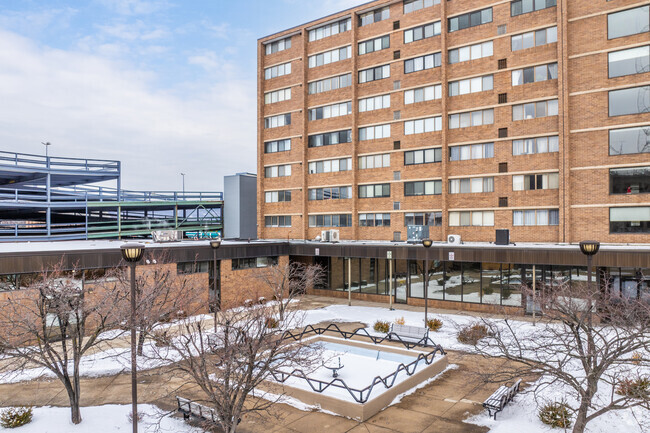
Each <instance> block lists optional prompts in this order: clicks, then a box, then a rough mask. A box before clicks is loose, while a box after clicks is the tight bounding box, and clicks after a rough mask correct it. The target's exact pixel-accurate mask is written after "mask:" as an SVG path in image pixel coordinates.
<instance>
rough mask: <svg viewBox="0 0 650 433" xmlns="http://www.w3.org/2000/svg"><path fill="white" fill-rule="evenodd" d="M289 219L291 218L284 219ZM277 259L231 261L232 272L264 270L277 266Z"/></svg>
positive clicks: (259, 258) (257, 258) (252, 258)
mask: <svg viewBox="0 0 650 433" xmlns="http://www.w3.org/2000/svg"><path fill="white" fill-rule="evenodd" d="M285 218H291V217H285ZM277 265H278V257H277V256H275V257H251V258H248V259H232V270H233V271H236V270H239V269H253V268H266V267H268V266H277Z"/></svg>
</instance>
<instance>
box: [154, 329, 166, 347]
mask: <svg viewBox="0 0 650 433" xmlns="http://www.w3.org/2000/svg"><path fill="white" fill-rule="evenodd" d="M151 337H152V338H153V341H154V344H155V345H156V346H157V347H166V346H169V335H168V334H167V329H155V330H154V331H153V332H152V334H151Z"/></svg>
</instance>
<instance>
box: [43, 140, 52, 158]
mask: <svg viewBox="0 0 650 433" xmlns="http://www.w3.org/2000/svg"><path fill="white" fill-rule="evenodd" d="M41 144H42V145H43V146H45V159H47V158H49V154H48V151H47V149H48V148H49V147H50V146H51V145H52V143H50V142H49V141H46V142H45V143H43V142H42V141H41Z"/></svg>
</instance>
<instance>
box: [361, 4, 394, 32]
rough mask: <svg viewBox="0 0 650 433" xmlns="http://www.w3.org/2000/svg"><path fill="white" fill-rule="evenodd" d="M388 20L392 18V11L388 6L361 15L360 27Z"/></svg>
mask: <svg viewBox="0 0 650 433" xmlns="http://www.w3.org/2000/svg"><path fill="white" fill-rule="evenodd" d="M388 18H390V10H389V8H388V6H386V7H383V8H380V9H375V10H374V11H370V12H366V13H363V14H359V27H363V26H367V25H368V24H372V23H378V22H379V21H383V20H387V19H388Z"/></svg>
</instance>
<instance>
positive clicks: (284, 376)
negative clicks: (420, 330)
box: [269, 323, 446, 404]
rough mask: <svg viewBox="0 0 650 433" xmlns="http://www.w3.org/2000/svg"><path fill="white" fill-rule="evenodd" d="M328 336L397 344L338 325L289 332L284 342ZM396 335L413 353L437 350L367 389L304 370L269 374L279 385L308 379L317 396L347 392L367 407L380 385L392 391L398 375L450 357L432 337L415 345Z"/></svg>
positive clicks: (380, 379)
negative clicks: (417, 349)
mask: <svg viewBox="0 0 650 433" xmlns="http://www.w3.org/2000/svg"><path fill="white" fill-rule="evenodd" d="M361 331H362V332H361ZM325 332H334V333H338V334H339V335H341V336H342V337H343V338H344V339H346V340H349V339H351V338H352V337H354V336H359V337H364V338H369V339H370V340H372V341H373V343H374V344H379V343H381V342H383V341H385V340H387V339H391V341H395V340H392V337H391V335H390V334H389V335H387V336H386V337H382V338H380V337H376V336H373V335H371V334H369V333H368V332H367V331H366V330H365V329H364V328H360V329H357V330H356V331H354V332H349V331H342V330H341V329H340V328H339V327H338V326H337V325H336V324H334V323H333V324H331V325H329V326H327V327H326V328H314V327H313V326H312V325H308V326H307V327H305V328H304V329H303V330H302V332H300V333H299V334H294V333H292V332H291V331H285V332H284V333H283V334H282V338H281V339H282V340H283V341H284V340H293V341H298V340H301V339H302V337H304V336H305V335H310V334H316V335H323V334H324V333H325ZM393 335H394V336H395V337H396V338H397V341H399V342H400V343H402V344H403V345H404V346H406V348H407V349H411V348H413V347H415V346H422V347H433V350H432V351H431V352H429V353H420V354H418V356H417V358H416V359H415V360H414V361H412V362H410V363H408V364H404V363H401V362H400V364H399V365H398V366H397V369H396V370H395V371H394V372H392V373H390V374H388V375H386V376H383V377H382V376H375V378H374V379H373V380H372V382H371V383H370V385H368V386H367V387H365V388H363V389H356V388H352V387H350V386H349V385H348V384H347V383H346V382H345V381H344V380H343V379H340V378H338V377H337V378H334V379H332V380H331V381H329V382H327V381H323V380H320V379H313V378H310V377H308V376H307V375H306V374H305V372H304V371H302V370H301V369H294V370H292V371H291V372H286V371H282V370H279V369H276V370H270V371H269V374H270V375H271V376H272V377H273V379H274V380H275V381H276V382H279V383H284V382H286V381H287V380H288V379H289V378H290V377H297V378H300V379H304V380H305V381H306V382H307V384H308V385H309V387H310V388H311V389H312V390H313V391H314V392H318V393H319V394H320V393H323V392H324V391H325V390H327V389H328V388H330V387H334V388H339V389H345V390H346V391H347V392H348V393H349V394H350V396H351V397H352V398H353V399H354V401H356V402H357V403H361V404H363V403H366V402H367V401H368V400H369V399H370V395H371V394H372V391H373V390H374V388H375V386H378V385H380V384H381V385H383V386H384V388H385V389H390V388H392V387H393V386H394V385H395V381H396V380H397V375H398V374H399V373H400V372H402V371H404V372H405V373H406V374H407V375H408V376H412V375H413V374H415V370H416V368H417V364H418V363H419V362H420V361H424V362H425V363H426V364H427V365H431V364H432V363H433V361H434V359H435V357H436V355H437V354H438V352H440V354H441V355H446V352H445V351H444V349H443V348H442V346H440V345H439V344H435V343H434V342H433V341H432V340H431V339H430V338H429V337H425V338H423V339H421V340H420V341H419V342H417V343H412V342H408V341H404V340H402V339H401V337H400V336H399V335H397V334H393ZM429 341H431V343H433V345H432V346H430V345H429V344H428V342H429Z"/></svg>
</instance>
